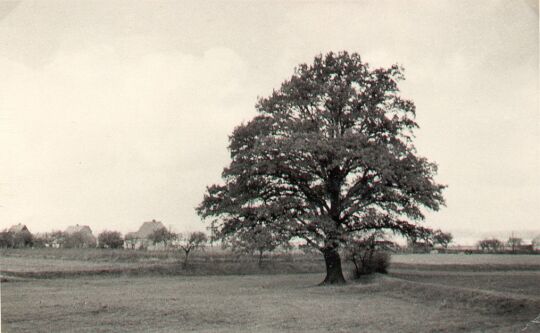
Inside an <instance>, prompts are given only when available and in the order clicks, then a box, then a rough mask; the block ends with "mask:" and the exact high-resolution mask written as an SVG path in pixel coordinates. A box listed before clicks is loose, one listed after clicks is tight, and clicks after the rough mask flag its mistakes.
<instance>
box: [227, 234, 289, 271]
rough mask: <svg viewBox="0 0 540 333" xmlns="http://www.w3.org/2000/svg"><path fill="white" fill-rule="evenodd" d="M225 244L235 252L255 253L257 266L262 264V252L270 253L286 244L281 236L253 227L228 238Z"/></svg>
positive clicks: (285, 240)
mask: <svg viewBox="0 0 540 333" xmlns="http://www.w3.org/2000/svg"><path fill="white" fill-rule="evenodd" d="M225 244H229V245H230V247H231V248H232V250H233V251H235V252H246V253H249V254H253V253H255V252H257V253H258V254H259V256H258V264H259V266H260V265H261V264H262V258H263V254H264V252H272V251H274V250H275V249H276V248H277V247H278V246H280V245H284V246H285V245H286V244H288V242H287V239H285V238H284V237H283V236H282V235H281V234H279V233H277V232H272V229H270V228H264V227H263V226H261V225H255V226H254V228H253V229H242V230H240V231H239V232H237V233H236V234H234V235H231V236H230V237H229V238H228V241H227V242H226V243H225Z"/></svg>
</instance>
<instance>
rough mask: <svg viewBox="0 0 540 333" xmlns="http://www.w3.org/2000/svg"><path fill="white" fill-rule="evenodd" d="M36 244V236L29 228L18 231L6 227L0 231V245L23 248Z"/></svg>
mask: <svg viewBox="0 0 540 333" xmlns="http://www.w3.org/2000/svg"><path fill="white" fill-rule="evenodd" d="M33 244H34V236H33V235H32V234H31V233H30V231H28V230H21V231H18V232H13V231H9V230H7V229H4V230H3V231H2V232H0V247H5V248H22V247H31V246H33Z"/></svg>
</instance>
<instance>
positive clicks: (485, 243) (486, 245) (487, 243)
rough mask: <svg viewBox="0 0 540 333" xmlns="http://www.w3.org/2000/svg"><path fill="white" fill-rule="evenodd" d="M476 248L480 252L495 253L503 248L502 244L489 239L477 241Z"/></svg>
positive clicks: (494, 239)
mask: <svg viewBox="0 0 540 333" xmlns="http://www.w3.org/2000/svg"><path fill="white" fill-rule="evenodd" d="M477 246H478V248H479V249H480V250H481V251H482V252H493V253H497V252H500V251H501V250H502V249H503V248H504V243H503V242H501V241H500V240H498V239H496V238H491V239H483V240H481V241H479V242H478V244H477Z"/></svg>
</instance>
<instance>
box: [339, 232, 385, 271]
mask: <svg viewBox="0 0 540 333" xmlns="http://www.w3.org/2000/svg"><path fill="white" fill-rule="evenodd" d="M377 237H378V235H370V236H369V237H366V238H361V239H355V240H353V241H351V242H350V243H349V244H348V245H347V247H346V249H345V259H346V260H349V261H350V262H352V263H353V271H352V278H353V279H357V278H359V277H361V276H364V275H369V274H372V273H383V274H386V273H388V267H389V266H390V254H389V253H388V252H387V251H386V250H385V249H384V248H382V246H381V245H380V244H384V243H382V242H381V241H379V240H378V239H377Z"/></svg>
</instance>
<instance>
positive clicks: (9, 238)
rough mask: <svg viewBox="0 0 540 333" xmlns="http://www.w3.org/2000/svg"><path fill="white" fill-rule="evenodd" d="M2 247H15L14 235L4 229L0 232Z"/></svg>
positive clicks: (0, 244) (0, 245)
mask: <svg viewBox="0 0 540 333" xmlns="http://www.w3.org/2000/svg"><path fill="white" fill-rule="evenodd" d="M0 247H3V248H10V247H13V233H12V232H11V231H8V230H7V229H4V230H2V232H0Z"/></svg>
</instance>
